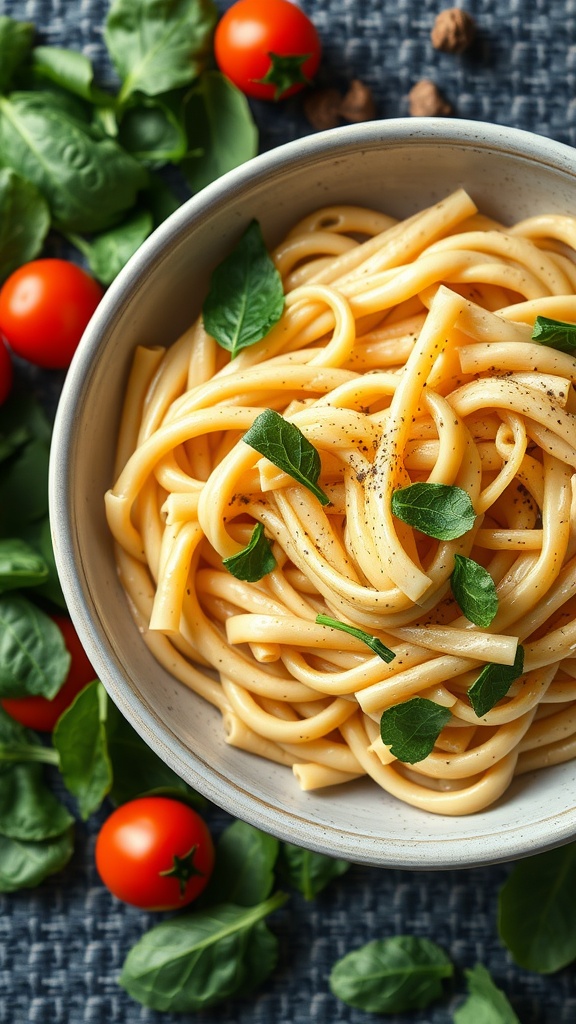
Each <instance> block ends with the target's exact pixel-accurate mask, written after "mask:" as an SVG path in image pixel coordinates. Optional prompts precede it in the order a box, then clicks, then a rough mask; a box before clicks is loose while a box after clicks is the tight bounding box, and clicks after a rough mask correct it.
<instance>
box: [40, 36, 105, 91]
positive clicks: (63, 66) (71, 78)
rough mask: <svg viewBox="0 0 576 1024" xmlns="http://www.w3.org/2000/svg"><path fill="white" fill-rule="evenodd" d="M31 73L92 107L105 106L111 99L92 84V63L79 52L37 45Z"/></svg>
mask: <svg viewBox="0 0 576 1024" xmlns="http://www.w3.org/2000/svg"><path fill="white" fill-rule="evenodd" d="M32 72H33V74H34V75H35V76H36V77H37V78H39V79H47V80H48V81H49V82H53V83H54V84H55V85H57V86H59V87H60V88H61V89H66V90H67V91H68V92H71V93H73V95H75V96H79V97H80V99H83V100H86V101H87V102H88V103H93V104H94V105H98V104H100V105H102V106H108V105H110V104H111V103H112V98H111V97H110V96H109V95H108V93H106V92H103V91H102V90H100V89H97V88H96V86H95V85H94V68H93V67H92V62H91V61H90V60H89V59H88V57H86V56H85V54H83V53H80V52H79V51H78V50H68V49H64V48H62V47H60V46H36V47H34V50H33V51H32Z"/></svg>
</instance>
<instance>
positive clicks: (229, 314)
mask: <svg viewBox="0 0 576 1024" xmlns="http://www.w3.org/2000/svg"><path fill="white" fill-rule="evenodd" d="M283 309H284V292H283V290H282V279H281V277H280V274H279V273H278V271H277V270H276V267H275V266H274V263H273V261H272V258H271V257H270V255H269V253H268V251H267V249H266V246H265V244H264V239H263V237H262V232H261V230H260V225H259V224H258V221H256V220H253V221H251V223H250V224H249V225H248V227H247V228H246V231H245V232H244V234H243V235H242V237H241V238H240V240H239V242H238V243H237V245H236V246H235V248H234V249H233V250H232V252H231V253H230V254H229V255H228V256H226V257H225V259H224V260H223V261H222V263H220V264H219V266H217V267H216V269H215V270H214V272H213V274H212V278H211V280H210V288H209V291H208V295H207V296H206V298H205V300H204V305H203V307H202V314H203V317H204V326H205V328H206V330H207V331H208V334H211V335H212V337H213V338H215V339H216V341H217V342H218V344H219V345H220V346H221V347H222V348H225V349H226V350H227V351H228V352H230V354H231V358H232V359H234V356H236V355H238V352H240V350H241V349H243V348H248V347H249V346H250V345H255V344H256V342H258V341H261V340H262V338H264V337H265V335H266V334H268V331H269V330H270V329H271V328H272V327H273V326H274V324H275V323H277V321H278V320H279V319H280V317H281V316H282V310H283Z"/></svg>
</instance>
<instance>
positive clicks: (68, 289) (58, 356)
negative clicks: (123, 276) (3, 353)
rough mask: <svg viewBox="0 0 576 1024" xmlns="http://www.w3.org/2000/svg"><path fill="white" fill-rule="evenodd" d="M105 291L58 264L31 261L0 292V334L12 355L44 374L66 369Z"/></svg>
mask: <svg viewBox="0 0 576 1024" xmlns="http://www.w3.org/2000/svg"><path fill="white" fill-rule="evenodd" d="M103 294H104V290H103V288H102V286H101V285H100V284H98V282H97V281H96V280H95V278H93V277H91V276H90V274H88V273H87V272H86V271H85V270H83V269H82V268H81V267H79V266H77V264H75V263H70V262H69V261H68V260H61V259H39V260H32V261H31V262H30V263H25V264H24V265H23V266H21V267H18V269H17V270H15V271H14V272H13V273H12V274H10V276H9V277H8V278H7V279H6V281H5V282H4V284H3V285H2V288H1V289H0V335H2V336H3V338H4V339H5V341H6V342H7V343H8V345H9V347H10V348H11V349H12V351H13V352H14V353H15V354H16V355H18V356H20V357H21V358H22V359H27V360H28V361H29V362H31V363H34V365H36V366H41V367H43V368H44V369H66V368H67V367H68V366H69V365H70V362H71V360H72V356H73V355H74V352H75V351H76V348H77V346H78V342H79V341H80V338H81V337H82V334H83V333H84V329H85V327H86V325H87V323H88V321H89V320H90V317H91V316H92V314H93V312H94V310H95V309H96V307H97V305H98V303H99V302H100V299H101V298H102V295H103Z"/></svg>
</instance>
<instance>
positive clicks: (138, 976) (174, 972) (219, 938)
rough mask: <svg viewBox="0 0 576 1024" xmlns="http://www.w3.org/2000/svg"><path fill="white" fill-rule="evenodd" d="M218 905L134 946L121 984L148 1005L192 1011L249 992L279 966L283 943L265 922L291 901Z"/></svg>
mask: <svg viewBox="0 0 576 1024" xmlns="http://www.w3.org/2000/svg"><path fill="white" fill-rule="evenodd" d="M286 899H287V897H286V896H285V895H284V893H277V894H276V895H275V896H272V897H270V899H268V900H266V901H265V902H264V903H260V904H259V905H258V906H255V907H237V906H234V905H233V904H230V903H221V904H215V905H214V906H211V907H208V908H207V909H205V910H199V911H196V912H195V913H191V914H181V915H179V916H178V917H176V918H172V919H171V920H169V921H165V922H163V923H162V924H159V925H157V926H156V927H155V928H152V929H151V930H150V931H148V932H146V934H145V935H144V936H143V937H142V938H141V939H140V941H139V942H137V943H136V945H135V946H133V948H132V949H131V950H130V952H129V953H128V956H127V958H126V960H125V962H124V966H123V968H122V974H121V975H120V984H121V985H122V986H123V988H125V989H126V991H127V992H128V993H129V995H130V996H132V998H133V999H136V1000H137V1001H138V1002H139V1003H142V1004H143V1005H144V1006H149V1007H151V1008H152V1009H154V1010H163V1011H172V1012H173V1013H191V1012H194V1011H196V1010H202V1009H205V1008H206V1007H209V1006H215V1005H216V1004H217V1003H221V1002H224V1001H225V1000H227V999H230V998H231V997H232V996H238V995H249V994H250V993H251V992H253V991H255V990H256V989H257V988H258V986H259V985H260V984H261V983H262V982H263V981H264V980H265V979H266V978H267V977H268V975H269V974H270V973H271V971H272V970H273V969H274V967H275V965H276V962H277V956H278V945H277V940H276V938H275V936H274V935H272V933H271V932H270V931H269V930H268V928H267V927H266V925H265V924H264V921H263V918H265V917H267V916H268V914H271V913H272V912H273V911H274V910H276V909H277V908H278V907H280V906H282V904H283V903H285V902H286Z"/></svg>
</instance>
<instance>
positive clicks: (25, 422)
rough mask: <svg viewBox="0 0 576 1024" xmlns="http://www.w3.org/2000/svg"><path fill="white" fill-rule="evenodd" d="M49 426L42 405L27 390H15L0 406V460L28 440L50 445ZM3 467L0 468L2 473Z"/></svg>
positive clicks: (17, 449) (12, 453)
mask: <svg viewBox="0 0 576 1024" xmlns="http://www.w3.org/2000/svg"><path fill="white" fill-rule="evenodd" d="M50 434H51V427H50V424H49V422H48V420H47V418H46V414H45V412H44V410H43V409H42V406H41V405H40V403H39V402H38V401H36V399H35V398H34V397H33V396H32V395H31V394H30V393H29V392H21V391H18V390H15V391H13V392H12V394H11V395H10V397H9V398H8V400H7V401H6V402H4V405H1V406H0V462H3V461H5V460H6V459H9V458H10V457H11V456H13V455H14V454H16V453H17V452H18V451H20V450H21V449H22V448H23V447H24V445H25V444H27V443H28V441H31V440H32V439H33V438H35V439H36V440H38V441H42V442H43V443H44V445H45V446H46V449H48V448H49V445H50ZM4 472H5V467H3V470H2V476H3V475H4Z"/></svg>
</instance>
